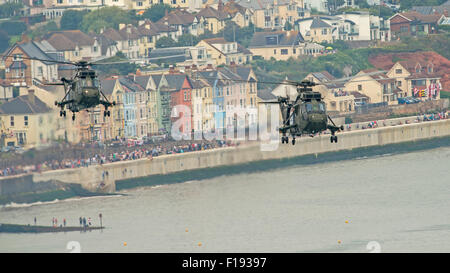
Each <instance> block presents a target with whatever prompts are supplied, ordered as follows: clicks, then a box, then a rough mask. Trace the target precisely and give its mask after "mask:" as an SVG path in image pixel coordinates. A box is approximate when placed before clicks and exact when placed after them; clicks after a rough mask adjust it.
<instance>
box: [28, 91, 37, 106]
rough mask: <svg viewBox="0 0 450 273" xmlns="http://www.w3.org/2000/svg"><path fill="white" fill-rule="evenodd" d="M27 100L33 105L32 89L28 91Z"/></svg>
mask: <svg viewBox="0 0 450 273" xmlns="http://www.w3.org/2000/svg"><path fill="white" fill-rule="evenodd" d="M28 100H29V101H30V103H31V104H34V103H35V101H36V100H35V96H34V90H33V89H29V90H28Z"/></svg>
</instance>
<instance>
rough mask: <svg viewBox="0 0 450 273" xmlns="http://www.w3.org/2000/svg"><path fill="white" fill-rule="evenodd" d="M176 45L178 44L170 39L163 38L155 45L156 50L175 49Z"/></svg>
mask: <svg viewBox="0 0 450 273" xmlns="http://www.w3.org/2000/svg"><path fill="white" fill-rule="evenodd" d="M176 45H177V42H175V41H174V40H173V39H172V38H170V37H161V38H159V39H158V40H157V41H156V43H155V47H156V48H165V47H174V46H176Z"/></svg>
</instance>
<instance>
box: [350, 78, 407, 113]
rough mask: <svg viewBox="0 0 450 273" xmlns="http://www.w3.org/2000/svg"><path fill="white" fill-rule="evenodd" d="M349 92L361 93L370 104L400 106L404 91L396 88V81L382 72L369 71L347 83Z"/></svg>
mask: <svg viewBox="0 0 450 273" xmlns="http://www.w3.org/2000/svg"><path fill="white" fill-rule="evenodd" d="M345 90H347V91H348V92H354V91H356V92H359V93H361V94H364V95H366V96H367V97H369V101H368V103H383V102H386V103H387V104H388V105H395V104H398V101H397V98H398V97H399V94H401V93H402V90H400V89H398V88H397V86H396V81H395V79H392V78H389V77H388V76H387V75H386V74H384V73H383V72H382V71H378V70H376V69H367V70H363V71H360V72H359V73H358V74H356V75H355V77H353V78H352V79H350V80H349V81H348V82H346V83H345Z"/></svg>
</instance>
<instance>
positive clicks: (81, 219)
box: [80, 216, 83, 227]
mask: <svg viewBox="0 0 450 273" xmlns="http://www.w3.org/2000/svg"><path fill="white" fill-rule="evenodd" d="M82 225H83V218H81V216H80V227H81V226H82Z"/></svg>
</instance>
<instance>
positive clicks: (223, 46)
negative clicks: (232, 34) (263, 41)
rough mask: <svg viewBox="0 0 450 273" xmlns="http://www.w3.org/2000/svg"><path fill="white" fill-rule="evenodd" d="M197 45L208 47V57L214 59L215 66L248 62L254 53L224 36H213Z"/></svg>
mask: <svg viewBox="0 0 450 273" xmlns="http://www.w3.org/2000/svg"><path fill="white" fill-rule="evenodd" d="M196 47H204V48H205V49H206V52H207V53H206V55H207V57H206V58H207V59H212V60H214V64H213V65H215V66H218V65H222V64H225V65H229V64H232V63H234V64H246V63H249V62H250V61H251V60H252V53H251V52H250V51H249V50H248V49H246V48H244V47H243V46H241V45H240V44H238V43H237V42H228V41H226V40H225V39H224V38H211V39H205V40H202V41H200V42H199V43H198V44H197V45H196Z"/></svg>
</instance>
